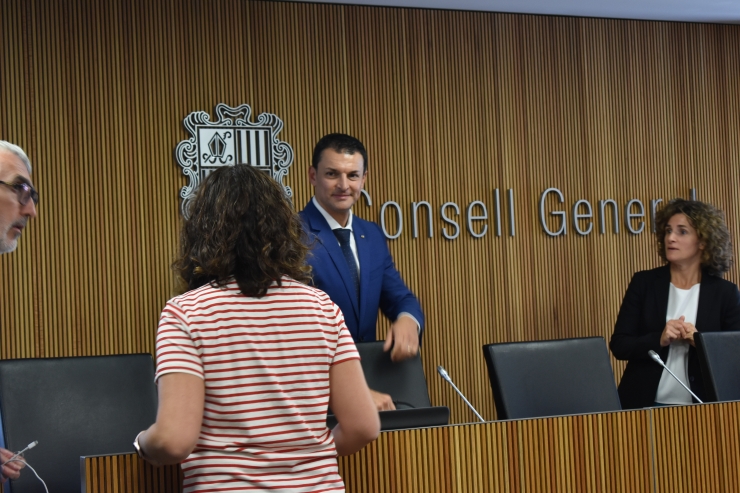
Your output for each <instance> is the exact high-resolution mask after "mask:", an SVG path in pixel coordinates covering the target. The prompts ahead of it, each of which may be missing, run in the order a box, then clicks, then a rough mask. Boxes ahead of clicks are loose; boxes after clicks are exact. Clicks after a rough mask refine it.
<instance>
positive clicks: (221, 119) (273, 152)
mask: <svg viewBox="0 0 740 493" xmlns="http://www.w3.org/2000/svg"><path fill="white" fill-rule="evenodd" d="M251 114H252V108H251V107H250V106H249V105H248V104H242V105H239V106H237V107H236V108H232V107H230V106H227V105H225V104H223V103H219V104H218V105H216V118H217V121H215V122H212V121H211V120H210V115H209V114H208V113H206V112H205V111H194V112H192V113H190V114H189V115H188V116H187V117H186V118H185V119H184V120H183V125H184V126H185V129H186V130H187V131H188V132H190V135H191V137H190V138H189V139H187V140H183V141H181V142H180V143H179V144H178V145H177V148H176V149H175V159H176V160H177V163H178V164H179V165H180V166H181V167H182V172H183V174H185V176H187V177H188V184H187V185H186V186H184V187H182V189H181V190H180V197H181V198H182V204H181V206H180V210H181V212H182V215H183V216H184V217H185V218H188V217H189V215H190V214H189V212H190V204H191V201H192V200H193V199H194V198H195V192H196V190H197V188H198V185H200V182H201V181H202V180H203V179H204V178H205V177H206V176H208V174H209V173H211V172H212V171H214V170H215V169H217V168H219V167H221V166H233V165H235V164H248V165H250V166H254V167H256V168H258V169H260V170H263V171H264V172H265V173H269V174H270V176H272V178H274V179H275V180H276V181H277V182H278V183H280V185H282V186H283V189H284V190H285V195H286V196H287V197H289V198H290V197H292V196H293V192H292V190H291V189H290V187H288V186H286V185H285V184H284V183H283V179H284V178H285V176H286V175H287V174H288V168H290V166H291V165H292V164H293V149H292V148H291V147H290V145H289V144H287V143H285V142H282V141H280V140H278V138H277V135H278V134H279V133H280V130H282V128H283V121H282V120H281V119H280V118H279V117H277V116H276V115H273V114H272V113H262V114H260V115H259V117H257V121H256V122H251V121H250V120H249V119H250V117H251Z"/></svg>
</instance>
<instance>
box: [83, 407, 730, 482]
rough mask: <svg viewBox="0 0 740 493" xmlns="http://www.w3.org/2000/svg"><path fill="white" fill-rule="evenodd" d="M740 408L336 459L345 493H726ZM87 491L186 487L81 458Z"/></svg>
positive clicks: (485, 434) (496, 434) (132, 461)
mask: <svg viewBox="0 0 740 493" xmlns="http://www.w3.org/2000/svg"><path fill="white" fill-rule="evenodd" d="M739 414H740V403H736V402H733V403H724V404H707V405H703V406H685V407H673V408H659V409H651V410H641V411H629V412H618V413H605V414H590V415H581V416H564V417H558V418H543V419H530V420H520V421H500V422H492V423H482V424H468V425H455V426H443V427H438V428H425V429H418V430H403V431H393V432H384V433H381V435H380V437H379V438H378V440H376V441H375V442H373V443H372V444H370V445H368V446H367V447H365V449H363V450H361V451H360V452H358V453H356V454H354V455H352V456H349V457H342V458H340V459H339V470H340V473H341V475H342V477H343V478H344V481H345V483H346V485H347V491H348V492H352V493H364V492H373V493H374V492H380V493H383V492H403V491H413V492H416V491H420V492H423V491H430V492H461V493H462V492H478V491H480V492H487V491H511V492H544V491H567V492H589V493H590V492H612V491H614V492H617V491H619V492H621V491H625V492H643V491H644V492H653V491H656V492H687V493H688V492H691V493H693V492H700V491H707V492H710V491H711V492H722V491H726V492H730V491H735V488H736V487H737V485H738V484H739V483H738V470H740V437H739V436H738V433H739V432H740V416H739ZM82 471H83V477H84V478H85V489H84V490H83V491H84V492H86V493H99V492H100V493H102V492H106V493H110V492H114V493H116V492H122V493H123V492H127V493H164V492H167V493H170V492H176V491H180V483H179V481H180V479H179V478H180V476H179V468H178V467H177V466H169V467H162V468H155V467H152V466H150V465H148V464H145V463H144V462H143V461H141V460H140V459H138V457H136V456H135V455H121V456H106V457H89V458H83V459H82Z"/></svg>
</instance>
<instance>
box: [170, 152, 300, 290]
mask: <svg viewBox="0 0 740 493" xmlns="http://www.w3.org/2000/svg"><path fill="white" fill-rule="evenodd" d="M306 243H307V242H306V241H305V233H304V231H303V228H302V226H301V220H300V218H299V217H298V215H297V214H296V213H295V212H294V211H293V207H292V205H291V204H290V203H289V202H288V199H287V197H286V196H285V194H284V192H283V189H282V187H281V186H280V185H279V184H278V183H277V182H276V181H275V180H273V179H272V178H271V177H270V176H269V175H268V174H267V173H264V172H262V171H259V170H257V169H256V168H254V167H252V166H248V165H236V166H224V167H222V168H219V169H218V170H216V171H214V172H213V173H211V174H210V175H209V176H208V177H207V178H206V179H205V180H204V181H203V183H202V184H201V185H200V187H199V188H198V192H197V195H196V198H195V201H194V202H193V204H192V208H191V213H190V219H187V220H186V221H185V222H184V223H183V225H182V230H181V233H180V253H179V256H178V258H177V260H176V261H175V262H174V263H173V264H172V268H173V270H174V271H175V272H176V273H177V274H178V275H179V276H180V277H181V278H182V280H183V281H184V283H185V285H186V286H187V289H189V290H190V289H196V288H199V287H200V286H203V285H204V284H207V283H210V284H211V285H213V286H224V285H226V284H227V283H228V282H230V281H231V280H232V279H233V280H235V281H236V283H237V284H238V285H239V289H240V290H241V292H242V293H243V294H244V295H245V296H252V297H258V298H259V297H261V296H264V295H265V293H267V290H268V289H269V288H270V286H272V285H273V283H277V285H278V286H280V285H281V277H282V276H289V277H292V278H293V279H295V280H297V281H299V282H303V283H308V282H309V281H310V278H311V277H310V274H311V267H310V266H308V265H307V264H306V262H305V258H306V252H307V251H308V248H307V247H306Z"/></svg>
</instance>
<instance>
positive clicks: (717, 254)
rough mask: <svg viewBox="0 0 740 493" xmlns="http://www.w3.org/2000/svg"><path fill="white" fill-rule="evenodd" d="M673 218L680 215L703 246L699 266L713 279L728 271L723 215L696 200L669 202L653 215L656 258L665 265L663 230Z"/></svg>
mask: <svg viewBox="0 0 740 493" xmlns="http://www.w3.org/2000/svg"><path fill="white" fill-rule="evenodd" d="M676 214H683V215H685V216H686V217H687V218H688V219H689V222H690V223H691V226H692V227H693V228H694V229H695V230H696V234H697V236H698V237H699V241H700V242H702V243H703V244H704V250H702V255H701V266H702V267H703V268H704V269H706V270H707V272H709V274H712V275H715V276H722V275H723V274H724V273H725V272H727V271H729V270H730V267H732V241H731V240H730V231H729V230H728V229H727V224H726V223H725V215H724V213H723V212H722V211H720V210H719V209H717V208H716V207H714V206H713V205H711V204H707V203H705V202H699V201H698V200H685V199H673V200H671V201H670V202H668V204H667V205H666V206H665V207H663V209H661V210H660V211H658V213H657V214H656V215H655V236H656V239H657V242H658V245H657V246H658V255H660V258H662V259H663V261H664V262H668V259H667V258H666V254H665V229H666V225H667V224H668V221H670V219H671V218H672V217H673V216H675V215H676Z"/></svg>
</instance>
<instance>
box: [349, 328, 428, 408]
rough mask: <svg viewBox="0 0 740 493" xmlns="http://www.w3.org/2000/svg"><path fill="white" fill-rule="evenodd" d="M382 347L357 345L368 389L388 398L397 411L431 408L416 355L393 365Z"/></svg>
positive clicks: (369, 343)
mask: <svg viewBox="0 0 740 493" xmlns="http://www.w3.org/2000/svg"><path fill="white" fill-rule="evenodd" d="M383 344H384V342H383V341H377V342H362V343H359V344H357V352H359V353H360V364H361V365H362V372H363V373H364V374H365V380H366V381H367V385H368V387H370V388H371V389H373V390H375V391H378V392H382V393H384V394H388V395H390V396H391V398H392V399H393V403H394V404H395V405H396V409H417V408H421V407H431V405H432V403H431V401H430V400H429V392H428V391H427V380H426V377H425V376H424V368H423V367H422V365H421V357H420V356H419V354H417V355H416V356H414V357H413V358H409V359H406V360H403V361H400V362H398V363H394V362H393V361H391V356H390V351H388V352H384V351H383Z"/></svg>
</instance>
